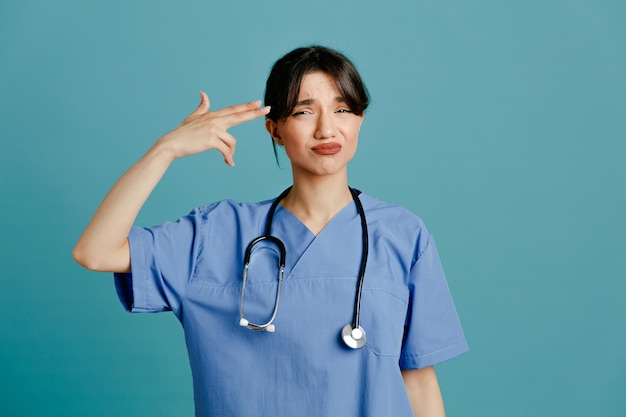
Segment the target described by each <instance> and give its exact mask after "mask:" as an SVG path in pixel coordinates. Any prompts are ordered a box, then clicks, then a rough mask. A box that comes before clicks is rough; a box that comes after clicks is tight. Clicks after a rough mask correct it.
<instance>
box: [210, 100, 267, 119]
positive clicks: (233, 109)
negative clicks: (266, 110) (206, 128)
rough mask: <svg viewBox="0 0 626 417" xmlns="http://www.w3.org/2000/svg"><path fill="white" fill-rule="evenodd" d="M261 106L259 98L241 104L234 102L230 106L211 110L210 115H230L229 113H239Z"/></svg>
mask: <svg viewBox="0 0 626 417" xmlns="http://www.w3.org/2000/svg"><path fill="white" fill-rule="evenodd" d="M260 106H261V100H254V101H249V102H247V103H242V104H234V105H232V106H228V107H224V108H223V109H219V110H215V111H214V112H211V114H212V115H214V116H217V117H224V116H230V115H231V114H235V113H241V112H242V111H246V110H255V109H258V108H259V107H260Z"/></svg>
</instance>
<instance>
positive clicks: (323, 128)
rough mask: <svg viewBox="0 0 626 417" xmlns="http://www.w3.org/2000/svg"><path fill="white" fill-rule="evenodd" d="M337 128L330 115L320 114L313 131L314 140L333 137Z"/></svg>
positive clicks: (326, 113)
mask: <svg viewBox="0 0 626 417" xmlns="http://www.w3.org/2000/svg"><path fill="white" fill-rule="evenodd" d="M336 132H337V127H336V126H335V121H334V120H333V115H332V113H328V112H321V113H320V115H319V117H318V118H317V126H316V129H315V139H327V138H332V137H334V136H335V134H336Z"/></svg>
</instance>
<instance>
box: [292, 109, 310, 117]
mask: <svg viewBox="0 0 626 417" xmlns="http://www.w3.org/2000/svg"><path fill="white" fill-rule="evenodd" d="M307 114H311V112H310V111H308V110H300V111H297V112H294V113H293V114H292V116H303V115H307Z"/></svg>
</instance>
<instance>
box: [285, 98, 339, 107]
mask: <svg viewBox="0 0 626 417" xmlns="http://www.w3.org/2000/svg"><path fill="white" fill-rule="evenodd" d="M316 101H317V99H314V98H307V99H304V100H300V101H298V102H297V103H296V106H309V105H311V104H313V103H315V102H316ZM335 102H336V103H345V102H346V99H345V98H343V97H341V96H337V97H335Z"/></svg>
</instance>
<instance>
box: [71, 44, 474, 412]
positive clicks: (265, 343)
mask: <svg viewBox="0 0 626 417" xmlns="http://www.w3.org/2000/svg"><path fill="white" fill-rule="evenodd" d="M368 102H369V100H368V94H367V91H366V89H365V86H364V84H363V82H362V80H361V77H360V76H359V74H358V72H357V71H356V69H355V68H354V66H353V65H352V63H351V62H350V61H349V60H348V59H347V58H346V57H345V56H343V55H341V54H340V53H338V52H336V51H333V50H331V49H328V48H324V47H319V46H314V47H308V48H299V49H296V50H294V51H291V52H290V53H288V54H287V55H285V56H284V57H282V58H281V59H280V60H278V61H277V62H276V64H275V65H274V67H273V68H272V71H271V73H270V76H269V78H268V81H267V85H266V94H265V104H266V106H265V107H261V106H260V102H258V101H255V102H250V103H247V104H239V105H235V106H232V107H228V108H225V109H222V110H218V111H210V107H209V99H208V97H207V95H206V94H204V93H201V102H200V105H199V107H198V108H197V109H196V110H195V111H194V112H193V113H191V115H189V117H187V118H186V119H185V120H184V121H183V122H182V123H181V125H180V126H178V127H177V128H176V129H174V130H172V131H171V132H169V133H167V134H166V135H164V136H163V137H161V138H160V139H159V140H158V141H157V142H156V143H155V144H154V145H153V146H152V148H150V150H148V152H147V153H146V154H145V155H144V156H143V157H142V158H141V159H140V160H139V161H138V162H137V163H136V164H135V165H134V166H132V167H131V168H130V169H129V170H128V172H126V173H125V174H124V175H123V176H122V177H121V178H120V179H119V181H118V182H117V183H116V184H115V185H114V186H113V188H112V189H111V191H110V192H109V193H108V194H107V196H106V197H105V198H104V200H103V201H102V204H101V205H100V207H99V208H98V210H97V211H96V213H95V215H94V217H93V219H92V220H91V222H90V223H89V225H88V226H87V228H86V230H85V231H84V233H83V235H82V236H81V238H80V240H79V241H78V243H77V244H76V247H75V249H74V258H75V259H76V261H77V262H78V263H80V264H81V265H84V266H85V267H87V268H89V269H92V270H97V271H111V272H115V273H116V274H115V283H116V288H117V292H118V295H119V297H120V300H121V301H122V303H123V304H124V306H125V307H126V308H127V309H128V310H130V311H133V312H156V311H173V312H174V314H175V315H176V317H177V318H178V319H179V320H180V322H181V324H182V325H183V328H184V331H185V338H186V342H187V347H188V352H189V357H190V363H191V368H192V375H193V382H194V398H195V404H196V415H198V416H246V417H247V416H290V417H293V416H324V417H329V416H340V417H351V416H395V417H399V416H411V415H414V416H443V415H444V410H443V402H442V399H441V394H440V391H439V385H438V382H437V378H436V376H435V372H434V370H433V365H434V364H436V363H439V362H442V361H444V360H447V359H450V358H452V357H455V356H457V355H459V354H461V353H463V352H465V351H466V350H467V344H466V342H465V338H464V336H463V331H462V329H461V326H460V323H459V320H458V317H457V314H456V311H455V308H454V304H453V302H452V298H451V296H450V293H449V290H448V287H447V284H446V279H445V276H444V273H443V270H442V267H441V263H440V261H439V257H438V255H437V250H436V247H435V242H434V240H433V238H432V236H431V235H430V233H429V232H428V230H427V229H426V227H425V226H424V224H423V223H422V221H421V220H420V219H419V218H418V217H417V216H416V215H414V214H412V213H410V212H409V211H407V210H405V209H403V208H401V207H398V206H394V205H391V204H388V203H385V202H382V201H379V200H377V199H375V198H373V197H371V196H369V195H367V194H365V193H361V192H359V191H358V190H355V189H352V188H350V187H349V185H348V176H347V166H348V162H349V161H350V160H351V159H352V157H353V156H354V154H355V152H356V149H357V142H358V136H359V129H360V127H361V123H362V121H363V117H364V112H365V110H366V108H367V106H368ZM263 116H265V118H266V128H267V131H268V132H269V134H270V135H271V137H272V139H273V142H274V145H275V146H282V147H284V149H285V151H286V154H287V156H288V157H289V160H290V161H291V167H292V174H293V186H292V187H290V188H289V189H287V190H285V192H284V193H283V194H281V196H279V197H278V198H276V199H273V200H269V201H265V202H261V203H255V204H243V203H237V202H234V201H231V200H228V201H220V202H217V203H213V204H209V205H207V206H203V207H199V208H197V209H195V210H194V211H192V212H191V213H190V214H189V215H187V216H185V217H182V218H181V219H179V220H178V221H177V222H175V223H165V224H163V225H161V226H158V227H153V228H140V227H136V226H133V223H134V221H135V218H136V216H137V213H138V212H139V210H140V209H141V207H142V205H143V204H144V202H145V201H146V199H147V198H148V196H149V194H150V193H151V192H152V190H153V189H154V187H155V186H156V185H157V183H158V182H159V180H160V179H161V177H162V176H163V174H164V173H165V171H166V170H167V169H168V167H169V165H170V164H171V163H172V162H173V161H174V160H175V159H177V158H181V157H184V156H187V155H192V154H196V153H199V152H203V151H206V150H209V149H216V150H217V151H219V152H221V153H222V155H223V156H224V160H225V162H226V163H227V164H229V165H231V166H232V165H234V159H233V157H234V153H235V144H236V140H235V138H234V137H233V136H231V135H230V134H229V133H228V132H227V130H228V128H230V127H232V126H234V125H237V124H240V123H244V122H246V121H249V120H252V119H255V118H259V117H263Z"/></svg>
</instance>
